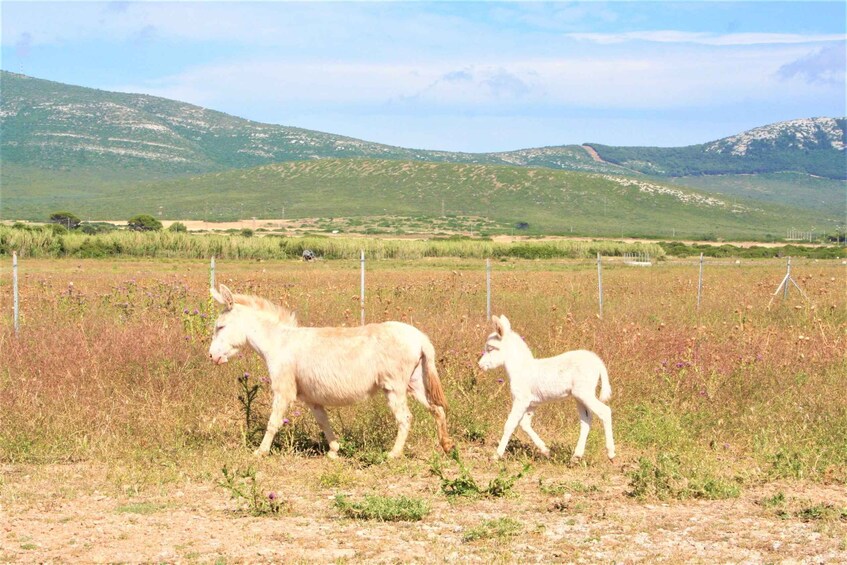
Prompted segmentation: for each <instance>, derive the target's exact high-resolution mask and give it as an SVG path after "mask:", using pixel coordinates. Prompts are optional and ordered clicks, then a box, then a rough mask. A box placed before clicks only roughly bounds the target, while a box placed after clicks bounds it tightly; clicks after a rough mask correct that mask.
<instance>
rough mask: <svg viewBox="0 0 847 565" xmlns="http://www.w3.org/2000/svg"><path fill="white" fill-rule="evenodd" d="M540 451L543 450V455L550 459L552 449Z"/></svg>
mask: <svg viewBox="0 0 847 565" xmlns="http://www.w3.org/2000/svg"><path fill="white" fill-rule="evenodd" d="M539 451H540V452H541V455H543V456H544V457H546V458H547V459H550V450H549V449H540V450H539Z"/></svg>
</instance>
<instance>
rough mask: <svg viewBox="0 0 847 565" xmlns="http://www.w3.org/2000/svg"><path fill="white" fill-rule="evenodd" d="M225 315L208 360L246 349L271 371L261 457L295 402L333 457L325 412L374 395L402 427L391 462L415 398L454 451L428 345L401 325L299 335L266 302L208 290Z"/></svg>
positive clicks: (289, 318)
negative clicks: (409, 402) (270, 394)
mask: <svg viewBox="0 0 847 565" xmlns="http://www.w3.org/2000/svg"><path fill="white" fill-rule="evenodd" d="M211 293H212V297H213V298H214V299H215V300H216V301H217V302H218V303H220V304H221V305H223V307H224V310H223V312H222V313H221V315H220V316H219V317H218V319H217V320H216V321H215V330H214V336H213V338H212V344H211V345H210V346H209V357H210V359H211V360H212V361H213V362H214V363H216V364H221V363H226V362H227V360H228V359H229V358H230V357H232V356H234V355H236V354H237V353H238V351H239V349H240V348H242V347H244V345H249V346H250V347H252V348H253V349H254V350H255V351H256V352H257V353H258V354H259V355H261V356H262V358H263V359H264V360H265V363H266V364H267V367H268V373H269V375H270V380H271V389H272V391H273V402H272V406H271V415H270V418H269V419H268V427H267V429H266V431H265V435H264V438H263V439H262V443H261V444H260V445H259V448H258V449H257V450H256V452H255V453H256V454H257V455H264V454H266V453H268V451H270V448H271V444H272V443H273V439H274V436H275V435H276V433H277V431H278V430H279V427H280V426H281V424H282V421H283V416H284V415H285V412H286V410H287V409H288V407H289V406H290V404H291V402H293V401H294V399H295V398H296V399H298V400H300V401H302V402H303V403H305V404H306V405H307V406H308V407H309V408H310V409H311V411H312V414H313V415H314V416H315V419H316V420H317V421H318V424H319V425H320V427H321V430H322V431H323V433H324V436H325V437H326V440H327V442H328V443H329V453H327V455H328V456H329V457H333V458H334V457H336V456H337V454H338V449H339V444H338V440H337V438H336V436H335V434H334V433H333V431H332V427H331V426H330V422H329V418H328V417H327V413H326V410H325V407H327V406H345V405H349V404H353V403H355V402H358V401H360V400H363V399H365V398H367V397H369V396H371V395H373V394H375V393H377V392H380V391H381V392H383V393H385V395H386V397H387V398H388V405H389V407H390V408H391V411H392V413H393V414H394V417H395V419H396V420H397V424H398V431H397V438H396V440H395V442H394V447H393V448H392V449H391V452H390V453H389V456H390V457H399V456H400V455H401V454H402V452H403V446H404V444H405V443H406V437H407V436H408V434H409V428H410V426H411V420H412V413H411V412H410V411H409V407H408V405H407V403H406V393H407V391H408V392H411V393H412V395H413V396H414V397H415V399H417V400H418V402H420V403H421V404H423V405H424V406H425V407H426V408H427V409H428V410H429V411H430V412H431V413H432V415H433V417H434V418H435V421H436V426H437V429H438V438H439V441H440V443H441V447H442V449H444V451H450V449H452V448H453V441H452V440H451V439H450V437H449V435H448V434H447V419H446V414H445V410H444V409H445V408H446V406H447V402H446V400H445V398H444V391H443V389H442V387H441V381H440V379H439V378H438V371H437V370H436V367H435V350H434V349H433V346H432V343H431V342H430V340H429V338H428V337H427V336H426V335H425V334H424V333H423V332H421V331H420V330H418V329H417V328H415V327H413V326H410V325H408V324H404V323H402V322H383V323H381V324H368V325H366V326H360V327H352V328H346V327H343V328H334V327H324V328H308V327H307V328H301V327H298V326H297V320H296V317H295V316H294V314H293V313H292V312H289V311H288V310H287V309H285V308H282V307H281V306H277V305H275V304H273V303H271V302H269V301H267V300H265V299H263V298H258V297H255V296H247V295H240V294H233V293H232V292H231V291H230V290H229V289H228V288H227V287H226V286H224V285H221V286H220V291H217V290H215V289H214V288H213V289H211Z"/></svg>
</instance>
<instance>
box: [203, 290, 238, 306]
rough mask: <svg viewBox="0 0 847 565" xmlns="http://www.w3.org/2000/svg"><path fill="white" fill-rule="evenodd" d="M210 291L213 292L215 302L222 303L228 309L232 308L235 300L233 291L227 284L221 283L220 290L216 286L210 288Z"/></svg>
mask: <svg viewBox="0 0 847 565" xmlns="http://www.w3.org/2000/svg"><path fill="white" fill-rule="evenodd" d="M209 292H211V293H212V298H214V299H215V302H217V303H218V304H222V305H223V306H224V308H226V309H227V310H232V305H233V303H234V302H235V300H234V299H233V298H232V291H231V290H229V289H228V288H227V287H226V285H221V291H220V292H218V291H217V290H215V289H214V288H210V289H209Z"/></svg>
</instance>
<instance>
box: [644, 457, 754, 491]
mask: <svg viewBox="0 0 847 565" xmlns="http://www.w3.org/2000/svg"><path fill="white" fill-rule="evenodd" d="M629 481H630V482H629V486H630V489H631V490H630V491H629V493H628V494H629V495H630V496H633V497H635V498H641V499H646V498H658V499H659V500H668V499H686V498H697V499H705V500H719V499H724V498H736V497H738V496H739V495H740V494H741V487H740V485H739V484H738V483H737V482H736V481H732V480H727V479H724V478H721V477H718V476H715V475H714V474H713V473H712V472H710V471H709V470H707V469H704V468H702V467H701V468H698V467H695V466H694V465H691V464H689V465H685V464H683V463H682V462H681V460H680V458H679V457H678V456H677V455H674V454H669V453H659V454H658V455H656V457H654V458H649V457H640V458H639V459H638V466H637V467H636V468H635V469H634V470H632V471H631V472H630V473H629Z"/></svg>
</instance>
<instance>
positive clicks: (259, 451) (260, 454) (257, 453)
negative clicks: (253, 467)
mask: <svg viewBox="0 0 847 565" xmlns="http://www.w3.org/2000/svg"><path fill="white" fill-rule="evenodd" d="M267 454H268V452H267V451H265V450H264V449H262V448H261V447H260V448H259V449H257V450H256V451H254V452H253V457H264V456H265V455H267Z"/></svg>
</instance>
